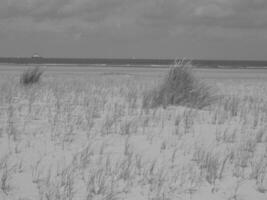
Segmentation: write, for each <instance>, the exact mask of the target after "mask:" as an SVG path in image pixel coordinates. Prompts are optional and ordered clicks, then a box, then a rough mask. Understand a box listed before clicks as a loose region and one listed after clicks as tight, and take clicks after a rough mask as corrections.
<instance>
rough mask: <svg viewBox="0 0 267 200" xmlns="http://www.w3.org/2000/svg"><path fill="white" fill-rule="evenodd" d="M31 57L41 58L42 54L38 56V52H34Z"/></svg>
mask: <svg viewBox="0 0 267 200" xmlns="http://www.w3.org/2000/svg"><path fill="white" fill-rule="evenodd" d="M32 58H34V59H36V58H42V56H40V55H39V54H37V53H35V54H33V55H32Z"/></svg>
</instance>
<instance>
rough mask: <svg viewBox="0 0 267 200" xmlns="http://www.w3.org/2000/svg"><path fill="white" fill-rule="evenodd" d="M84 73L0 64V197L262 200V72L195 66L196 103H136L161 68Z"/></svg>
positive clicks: (266, 122) (265, 187)
mask: <svg viewBox="0 0 267 200" xmlns="http://www.w3.org/2000/svg"><path fill="white" fill-rule="evenodd" d="M14 69H15V68H14ZM16 69H18V68H16ZM60 70H61V71H60ZM83 70H84V71H82V72H81V71H79V70H77V69H70V68H68V69H65V70H63V69H61V68H58V69H57V70H54V71H53V70H52V69H51V68H50V69H48V70H47V72H46V73H45V74H44V76H43V77H42V80H41V82H40V84H38V85H33V86H32V87H22V86H21V85H20V84H19V74H20V72H21V69H19V70H13V71H12V70H7V69H6V68H4V67H2V68H0V76H1V78H0V125H1V126H0V199H3V200H5V199H7V200H9V199H10V200H35V199H42V200H54V199H60V200H61V199H62V200H68V199H69V200H72V199H73V200H82V199H84V200H91V199H92V200H100V199H106V200H108V199H114V200H115V199H125V200H135V199H138V200H175V199H177V200H178V199H182V200H183V199H184V200H187V199H190V200H191V199H192V200H193V199H194V200H202V199H203V200H224V199H227V200H228V199H234V200H251V199H257V200H266V199H267V73H266V71H264V70H263V71H257V70H256V71H255V70H254V71H253V70H247V71H246V70H245V71H244V70H241V71H238V70H236V71H231V70H219V71H216V70H206V71H205V70H200V71H197V72H196V74H197V76H198V77H199V78H201V79H203V81H205V82H206V83H207V84H209V85H210V86H212V88H213V90H214V93H216V94H217V95H218V96H219V97H220V98H219V99H218V101H216V102H215V103H214V104H213V105H211V106H209V107H206V108H205V109H203V110H196V109H190V108H186V107H181V106H169V107H167V108H166V109H163V108H157V109H143V108H142V98H143V95H144V93H145V92H146V91H147V90H149V89H151V88H153V87H155V86H156V85H157V82H159V81H160V80H161V78H162V75H163V74H164V73H165V72H166V70H154V71H153V70H143V69H142V70H143V71H142V70H140V69H131V71H127V70H124V71H122V70H121V69H116V70H112V69H109V70H108V71H107V70H102V71H101V70H98V69H96V70H95V69H94V70H91V71H90V70H88V71H87V70H85V69H83ZM55 71H56V72H55Z"/></svg>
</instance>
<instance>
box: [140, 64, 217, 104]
mask: <svg viewBox="0 0 267 200" xmlns="http://www.w3.org/2000/svg"><path fill="white" fill-rule="evenodd" d="M214 99H215V95H214V94H212V91H211V88H210V87H208V86H207V85H206V84H204V83H203V82H201V81H200V80H198V79H197V78H196V77H195V76H194V74H193V72H192V66H191V64H190V63H189V62H183V61H182V62H178V63H175V64H174V65H173V66H171V67H170V70H169V72H168V74H167V76H166V77H165V78H164V80H163V82H162V83H160V84H159V86H158V87H157V88H154V89H153V90H150V91H148V92H147V93H146V94H145V95H144V99H143V106H144V107H145V108H147V107H150V108H156V107H159V106H163V107H166V106H168V105H181V106H187V107H191V108H203V107H205V106H208V105H210V104H211V103H212V102H213V101H214Z"/></svg>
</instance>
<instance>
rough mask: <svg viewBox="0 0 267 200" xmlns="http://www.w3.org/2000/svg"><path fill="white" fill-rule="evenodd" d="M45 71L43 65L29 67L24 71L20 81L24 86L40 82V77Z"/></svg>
mask: <svg viewBox="0 0 267 200" xmlns="http://www.w3.org/2000/svg"><path fill="white" fill-rule="evenodd" d="M43 73H44V71H43V70H42V69H41V67H39V66H36V67H33V68H28V69H27V70H25V71H24V72H23V74H22V75H21V77H20V83H21V84H22V85H24V86H29V85H32V84H36V83H39V82H40V78H41V76H42V75H43Z"/></svg>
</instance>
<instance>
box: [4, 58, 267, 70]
mask: <svg viewBox="0 0 267 200" xmlns="http://www.w3.org/2000/svg"><path fill="white" fill-rule="evenodd" d="M179 61H182V59H181V60H179V59H178V60H177V59H111V58H44V57H37V58H34V57H31V58H26V57H0V64H5V65H7V64H11V65H12V64H15V65H64V66H68V65H70V66H109V67H110V66H111V67H112V66H125V67H153V68H162V67H166V66H170V65H173V64H174V63H175V62H179ZM183 61H184V62H186V61H190V62H191V64H192V65H193V66H195V67H197V68H227V69H231V68H233V69H240V68H267V61H260V60H197V59H196V60H183Z"/></svg>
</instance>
